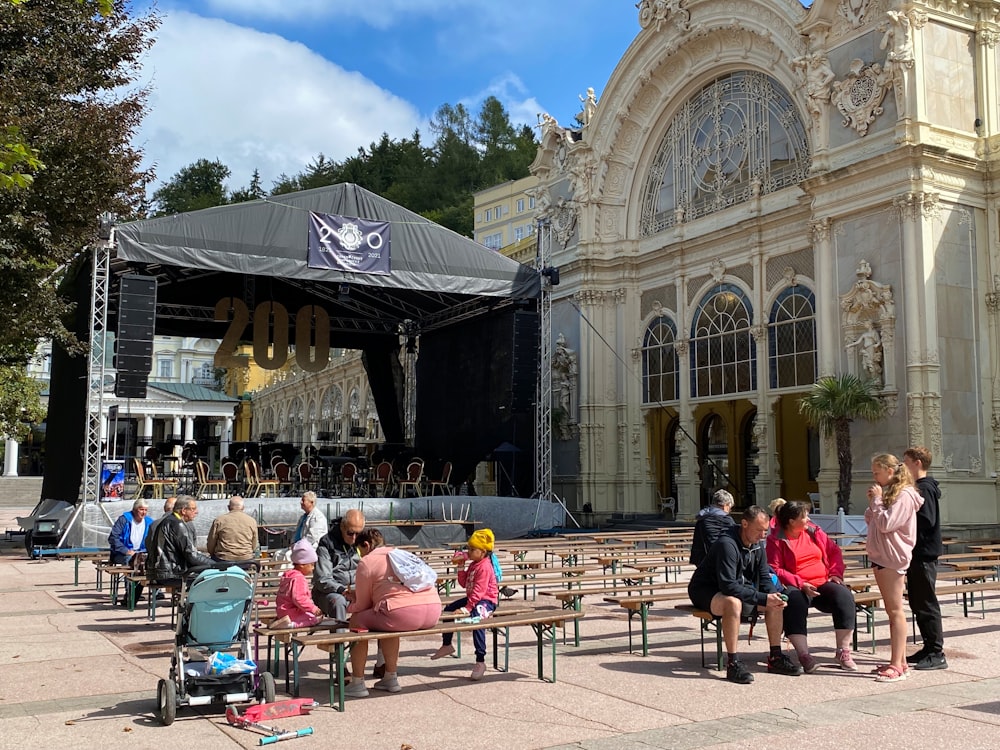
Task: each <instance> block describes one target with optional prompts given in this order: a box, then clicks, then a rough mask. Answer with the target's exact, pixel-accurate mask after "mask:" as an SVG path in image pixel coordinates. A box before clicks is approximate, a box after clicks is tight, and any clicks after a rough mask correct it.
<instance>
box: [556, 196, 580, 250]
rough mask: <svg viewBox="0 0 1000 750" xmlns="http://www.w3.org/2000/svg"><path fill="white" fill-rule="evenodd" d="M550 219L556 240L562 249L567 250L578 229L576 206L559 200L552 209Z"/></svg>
mask: <svg viewBox="0 0 1000 750" xmlns="http://www.w3.org/2000/svg"><path fill="white" fill-rule="evenodd" d="M550 217H551V221H552V229H553V230H554V231H555V234H556V240H557V241H558V242H559V245H560V247H562V249H563V250H565V249H566V246H567V245H569V241H570V238H571V237H572V236H573V232H574V230H575V229H576V206H575V205H574V203H573V202H572V201H568V200H566V199H565V198H559V200H557V201H556V203H555V205H554V206H553V207H552V211H551V214H550Z"/></svg>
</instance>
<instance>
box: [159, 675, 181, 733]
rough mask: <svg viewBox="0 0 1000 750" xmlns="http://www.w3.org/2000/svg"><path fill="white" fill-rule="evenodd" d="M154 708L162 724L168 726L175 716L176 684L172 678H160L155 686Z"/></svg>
mask: <svg viewBox="0 0 1000 750" xmlns="http://www.w3.org/2000/svg"><path fill="white" fill-rule="evenodd" d="M156 710H157V713H159V714H160V721H161V722H163V726H165V727H169V726H170V725H171V724H173V723H174V719H175V718H176V717H177V686H176V685H175V684H174V683H173V681H172V680H160V682H159V683H158V684H157V686H156Z"/></svg>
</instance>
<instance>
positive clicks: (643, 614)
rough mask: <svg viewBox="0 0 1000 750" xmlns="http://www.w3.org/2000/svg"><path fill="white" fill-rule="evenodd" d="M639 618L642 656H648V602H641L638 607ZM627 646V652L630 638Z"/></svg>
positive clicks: (630, 644) (630, 645)
mask: <svg viewBox="0 0 1000 750" xmlns="http://www.w3.org/2000/svg"><path fill="white" fill-rule="evenodd" d="M639 617H640V618H641V620H642V655H643V656H649V602H643V603H642V604H641V605H639ZM630 635H631V634H630ZM628 645H629V651H631V650H632V641H631V638H630V639H629V644H628Z"/></svg>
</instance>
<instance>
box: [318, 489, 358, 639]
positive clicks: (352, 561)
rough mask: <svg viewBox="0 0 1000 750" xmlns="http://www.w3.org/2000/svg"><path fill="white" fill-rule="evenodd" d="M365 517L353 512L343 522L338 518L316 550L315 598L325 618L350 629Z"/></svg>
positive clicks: (353, 509) (348, 513)
mask: <svg viewBox="0 0 1000 750" xmlns="http://www.w3.org/2000/svg"><path fill="white" fill-rule="evenodd" d="M364 528H365V515H364V513H362V512H361V511H360V510H358V509H356V508H352V509H351V510H349V511H347V512H346V513H345V514H344V517H343V518H335V519H334V520H333V522H332V523H331V524H330V530H329V531H328V532H327V533H326V534H325V535H324V536H323V538H322V539H320V540H319V545H318V546H317V547H316V557H317V560H316V567H315V569H314V570H313V584H312V598H313V601H314V602H316V606H317V607H319V608H320V609H321V610H323V614H325V615H326V616H327V617H332V618H334V619H335V620H339V621H340V622H341V623H343V625H344V627H345V628H346V627H347V620H348V619H349V618H348V615H347V604H348V602H347V597H345V596H344V594H345V593H346V592H347V591H348V590H349V589H352V588H354V576H355V574H356V573H357V570H358V562H359V561H360V559H361V558H360V557H359V555H358V550H357V547H356V545H355V543H354V542H355V540H356V539H357V538H358V534H360V533H361V532H362V531H364Z"/></svg>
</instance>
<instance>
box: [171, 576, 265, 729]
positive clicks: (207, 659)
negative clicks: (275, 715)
mask: <svg viewBox="0 0 1000 750" xmlns="http://www.w3.org/2000/svg"><path fill="white" fill-rule="evenodd" d="M256 577H257V576H256V570H254V573H253V574H252V575H251V574H250V573H248V572H247V571H245V570H243V569H242V568H239V567H237V566H234V565H232V566H228V567H225V568H223V567H222V566H219V567H216V568H209V569H205V570H201V571H200V572H197V573H193V574H192V575H191V576H189V577H187V578H185V580H184V581H183V582H182V586H181V593H180V598H179V600H178V604H177V608H178V610H177V611H178V614H177V630H176V636H175V638H174V654H173V656H172V658H171V660H170V679H168V680H160V682H159V684H158V685H157V688H156V709H157V713H158V715H159V718H160V721H161V722H163V724H165V725H167V726H169V725H170V724H173V722H174V718H175V717H176V716H177V708H178V707H179V706H204V705H208V704H211V703H222V704H229V703H240V702H248V701H252V700H258V701H260V700H263V701H264V702H265V703H271V702H273V701H274V692H275V691H274V676H273V675H271V673H270V672H264V673H263V674H259V673H258V671H257V667H256V665H255V664H254V662H253V661H252V659H251V651H250V613H251V611H252V605H253V593H254V588H255V584H256ZM196 657H200V658H196Z"/></svg>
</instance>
